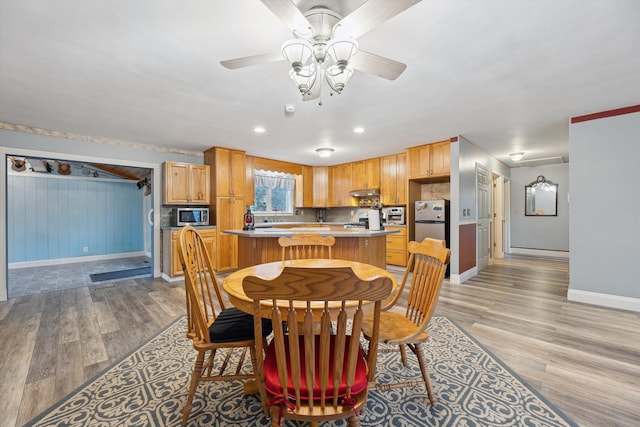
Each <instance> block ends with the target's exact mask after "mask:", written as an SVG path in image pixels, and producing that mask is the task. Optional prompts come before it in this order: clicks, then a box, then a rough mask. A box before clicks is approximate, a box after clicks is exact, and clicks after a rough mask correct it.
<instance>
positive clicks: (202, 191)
mask: <svg viewBox="0 0 640 427" xmlns="http://www.w3.org/2000/svg"><path fill="white" fill-rule="evenodd" d="M209 170H210V168H209V165H196V164H191V163H178V162H164V163H163V164H162V175H163V179H164V181H163V186H162V203H163V204H165V205H208V204H209V177H210V173H209Z"/></svg>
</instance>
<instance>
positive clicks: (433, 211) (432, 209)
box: [413, 199, 451, 277]
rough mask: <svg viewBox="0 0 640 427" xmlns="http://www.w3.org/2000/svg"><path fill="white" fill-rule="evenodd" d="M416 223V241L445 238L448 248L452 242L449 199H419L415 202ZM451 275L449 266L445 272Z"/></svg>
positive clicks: (447, 275)
mask: <svg viewBox="0 0 640 427" xmlns="http://www.w3.org/2000/svg"><path fill="white" fill-rule="evenodd" d="M413 219H414V221H415V223H414V225H415V241H416V242H421V241H423V240H424V239H425V238H427V237H430V238H432V239H438V240H444V241H445V242H446V246H447V248H451V244H450V234H449V233H450V231H449V230H450V227H449V200H443V199H441V200H419V201H417V202H416V203H415V212H414V217H413ZM445 277H449V266H448V265H447V270H446V272H445Z"/></svg>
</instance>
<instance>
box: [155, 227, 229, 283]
mask: <svg viewBox="0 0 640 427" xmlns="http://www.w3.org/2000/svg"><path fill="white" fill-rule="evenodd" d="M198 233H200V235H201V236H202V240H203V241H204V244H205V246H206V247H207V250H208V251H209V255H210V256H212V257H214V256H215V253H216V235H217V232H216V229H215V228H205V229H198ZM179 236H180V230H179V229H178V230H176V229H173V230H162V248H163V249H162V251H163V253H162V273H163V274H165V275H167V276H169V277H176V276H181V275H182V274H184V272H183V271H182V263H181V262H180V254H179V248H178V238H179ZM212 264H213V265H214V266H215V258H214V259H213V260H212Z"/></svg>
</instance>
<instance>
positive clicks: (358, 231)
mask: <svg viewBox="0 0 640 427" xmlns="http://www.w3.org/2000/svg"><path fill="white" fill-rule="evenodd" d="M278 224H280V225H282V224H283V223H278ZM295 224H296V225H301V224H300V223H295ZM313 224H317V223H313ZM224 233H226V234H234V235H236V236H242V237H254V238H261V237H281V236H291V235H292V234H293V233H320V234H321V235H323V236H333V237H374V236H385V235H387V234H395V233H399V231H398V230H367V229H364V228H339V226H338V225H337V224H335V225H333V227H330V226H326V227H293V228H279V227H278V228H264V227H263V228H256V229H255V230H252V231H249V230H225V231H224Z"/></svg>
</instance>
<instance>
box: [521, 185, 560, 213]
mask: <svg viewBox="0 0 640 427" xmlns="http://www.w3.org/2000/svg"><path fill="white" fill-rule="evenodd" d="M524 191H525V197H524V214H525V215H526V216H558V184H555V183H553V182H551V181H547V180H546V179H545V177H544V176H542V175H539V176H538V177H537V178H536V180H535V181H533V182H532V183H530V184H529V185H525V187H524Z"/></svg>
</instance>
